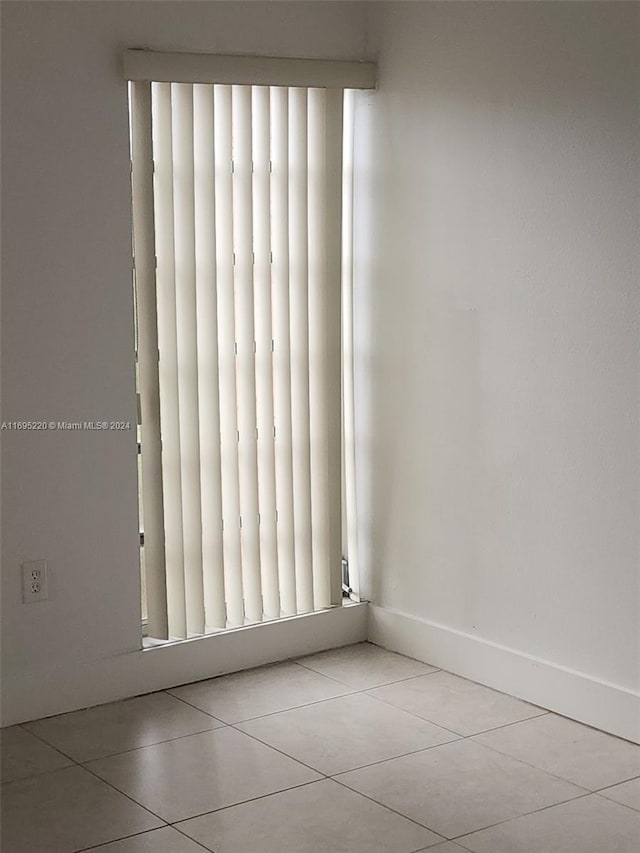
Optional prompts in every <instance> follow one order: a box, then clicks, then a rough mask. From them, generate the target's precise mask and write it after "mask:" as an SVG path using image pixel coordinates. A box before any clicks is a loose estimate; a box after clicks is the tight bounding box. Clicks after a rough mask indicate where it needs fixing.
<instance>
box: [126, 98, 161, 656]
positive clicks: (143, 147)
mask: <svg viewBox="0 0 640 853" xmlns="http://www.w3.org/2000/svg"><path fill="white" fill-rule="evenodd" d="M131 96H132V103H131V107H132V111H131V117H132V143H133V144H132V152H131V153H132V163H133V172H132V181H131V189H132V196H133V230H134V254H135V258H136V268H135V283H136V305H137V312H138V379H139V382H138V387H139V391H140V410H141V424H140V442H141V447H142V448H143V452H142V454H141V455H142V484H141V486H142V513H143V515H142V518H143V525H144V532H145V536H146V540H145V547H144V558H145V579H146V587H147V613H148V615H147V622H148V631H149V634H150V635H151V636H152V637H158V638H159V639H164V640H166V639H168V638H169V633H168V631H169V626H168V623H167V579H166V569H165V557H164V551H165V543H164V510H163V502H162V459H161V446H162V445H161V442H160V389H159V386H158V326H157V309H156V277H155V244H154V240H155V226H154V215H153V140H152V135H151V84H150V83H132V84H131Z"/></svg>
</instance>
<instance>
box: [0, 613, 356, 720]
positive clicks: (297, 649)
mask: <svg viewBox="0 0 640 853" xmlns="http://www.w3.org/2000/svg"><path fill="white" fill-rule="evenodd" d="M366 638H367V604H366V603H362V604H349V605H346V606H344V607H335V608H332V609H331V610H323V611H319V612H317V613H308V614H305V615H304V616H294V617H291V618H290V619H280V620H278V621H275V622H265V623H263V624H261V625H253V626H250V627H246V628H238V629H235V630H230V631H225V632H224V633H220V634H213V635H211V636H208V637H198V638H197V639H193V640H184V641H183V642H179V643H170V644H166V645H162V646H156V647H153V648H149V649H144V650H136V651H133V652H129V653H127V654H122V655H117V656H115V657H110V658H105V659H103V660H91V661H83V662H79V663H76V664H74V665H73V666H69V667H61V668H59V669H55V670H50V671H48V672H40V673H32V674H30V675H27V676H24V677H22V678H21V677H19V676H16V677H13V678H12V677H10V676H7V677H5V678H3V689H2V726H10V725H14V724H15V723H24V722H27V721H28V720H37V719H39V718H41V717H50V716H52V715H53V714H62V713H65V712H66V711H76V710H78V709H80V708H88V707H90V706H92V705H101V704H103V703H104V702H113V701H115V700H117V699H126V698H129V697H131V696H139V695H140V694H143V693H153V692H154V691H156V690H164V689H166V688H168V687H176V686H177V685H179V684H188V683H189V682H192V681H200V680H202V679H204V678H212V677H214V676H216V675H224V674H225V673H229V672H238V671H239V670H242V669H251V668H252V667H254V666H261V665H262V664H265V663H274V662H276V661H282V660H287V659H288V658H292V657H300V656H301V655H306V654H312V653H314V652H320V651H324V650H325V649H331V648H337V647H338V646H347V645H350V644H351V643H359V642H362V641H363V640H366Z"/></svg>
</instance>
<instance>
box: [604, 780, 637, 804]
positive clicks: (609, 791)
mask: <svg viewBox="0 0 640 853" xmlns="http://www.w3.org/2000/svg"><path fill="white" fill-rule="evenodd" d="M598 793H599V794H600V796H601V797H606V798H607V799H608V800H615V802H616V803H622V805H624V806H630V807H631V808H632V809H637V811H640V779H631V781H629V782H623V783H622V784H621V785H614V786H613V788H605V789H604V791H598Z"/></svg>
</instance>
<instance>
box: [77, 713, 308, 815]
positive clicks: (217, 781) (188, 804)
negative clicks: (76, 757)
mask: <svg viewBox="0 0 640 853" xmlns="http://www.w3.org/2000/svg"><path fill="white" fill-rule="evenodd" d="M87 766H88V767H90V768H91V769H92V770H93V771H94V772H95V773H97V774H98V775H99V776H101V777H102V778H103V779H106V780H107V781H108V782H111V784H112V785H114V786H115V787H116V788H118V789H119V790H120V791H124V793H125V794H128V795H129V796H130V797H132V798H133V799H134V800H135V801H136V802H138V803H141V804H142V805H145V806H146V807H147V808H149V809H151V811H153V812H155V813H156V814H159V815H160V816H161V817H163V818H164V819H165V820H166V821H168V822H170V823H173V822H175V821H177V820H183V819H185V818H189V817H195V815H199V814H203V813H204V812H208V811H212V810H213V809H219V808H223V807H224V806H230V805H234V804H236V803H240V802H243V801H245V800H250V799H253V798H254V797H261V796H264V795H265V794H272V793H274V792H276V791H281V790H283V789H284V788H290V787H294V786H295V785H302V784H304V783H305V782H311V781H314V780H315V779H317V778H318V774H317V773H314V772H313V770H309V769H308V768H307V767H303V765H302V764H298V762H296V761H293V760H292V759H290V758H287V757H286V756H285V755H281V754H280V753H279V752H276V751H275V750H273V749H270V748H269V747H268V746H265V745H264V744H261V743H258V742H257V741H256V740H254V739H253V738H250V737H248V736H247V735H244V734H242V733H241V732H237V731H235V730H234V729H231V728H223V729H217V730H215V731H212V732H205V733H204V734H199V735H190V736H189V737H184V738H180V739H179V740H171V741H167V743H160V744H156V745H155V746H146V747H144V748H143V749H136V750H134V751H133V752H125V753H123V754H122V755H115V756H112V757H111V758H103V759H100V760H99V761H93V762H91V763H90V764H89V765H87Z"/></svg>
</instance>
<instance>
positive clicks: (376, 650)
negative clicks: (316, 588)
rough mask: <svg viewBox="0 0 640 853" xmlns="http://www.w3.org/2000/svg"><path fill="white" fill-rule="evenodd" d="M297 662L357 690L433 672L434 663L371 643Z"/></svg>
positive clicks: (301, 659)
mask: <svg viewBox="0 0 640 853" xmlns="http://www.w3.org/2000/svg"><path fill="white" fill-rule="evenodd" d="M299 663H301V664H302V665H303V666H306V667H309V669H313V670H315V671H316V672H321V673H323V675H328V676H329V677H330V678H336V679H337V680H338V681H342V682H343V683H344V684H348V685H349V686H350V687H353V688H355V689H356V690H367V689H368V688H370V687H378V686H379V685H381V684H390V683H391V682H393V681H401V680H402V679H403V678H412V677H413V676H416V675H424V674H425V673H427V672H435V667H433V666H429V665H428V664H426V663H420V661H417V660H412V659H411V658H406V657H404V656H403V655H398V654H396V653H395V652H389V651H387V650H386V649H381V648H380V647H379V646H373V645H371V643H358V644H357V645H355V646H345V647H344V648H342V649H332V650H331V651H328V652H320V653H319V654H316V655H310V656H309V657H305V658H300V659H299Z"/></svg>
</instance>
